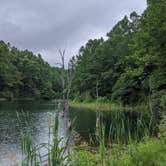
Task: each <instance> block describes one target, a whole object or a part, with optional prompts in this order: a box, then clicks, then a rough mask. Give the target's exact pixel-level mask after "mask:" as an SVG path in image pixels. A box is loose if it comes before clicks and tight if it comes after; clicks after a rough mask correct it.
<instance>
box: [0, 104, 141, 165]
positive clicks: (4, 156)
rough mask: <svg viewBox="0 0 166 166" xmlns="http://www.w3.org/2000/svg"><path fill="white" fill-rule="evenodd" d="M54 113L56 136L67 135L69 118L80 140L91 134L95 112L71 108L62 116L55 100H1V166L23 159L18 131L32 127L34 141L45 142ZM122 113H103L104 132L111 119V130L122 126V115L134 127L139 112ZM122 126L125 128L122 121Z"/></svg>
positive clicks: (92, 133)
mask: <svg viewBox="0 0 166 166" xmlns="http://www.w3.org/2000/svg"><path fill="white" fill-rule="evenodd" d="M55 115H57V116H56V117H57V120H58V123H57V124H59V125H58V127H57V130H58V135H59V137H64V138H65V137H66V138H67V137H68V132H67V130H66V129H67V123H68V120H69V119H70V120H71V121H72V122H73V124H72V125H73V128H74V131H75V132H76V133H77V134H78V135H79V137H80V138H81V139H82V140H89V138H90V137H91V136H92V137H93V136H94V134H95V126H96V112H95V111H92V110H82V109H73V108H70V109H69V111H68V112H67V113H66V114H65V117H62V116H61V115H58V110H57V106H56V103H55V101H15V102H8V101H0V166H10V165H12V164H14V163H16V162H18V161H21V160H22V151H21V136H20V133H21V131H23V132H24V133H26V132H27V130H29V129H31V133H32V137H33V142H34V143H35V144H40V143H44V142H46V143H47V142H48V135H49V134H48V133H49V125H50V123H52V122H50V121H54V117H55ZM117 115H118V116H117ZM122 116H123V117H122ZM122 116H120V114H115V111H110V112H108V111H107V112H105V113H104V115H103V121H104V122H105V124H106V125H105V126H106V133H107V134H108V132H109V126H110V124H111V123H113V122H115V123H116V122H117V121H118V123H117V124H115V125H112V128H111V131H112V133H113V132H116V129H117V128H121V126H120V125H119V124H121V121H120V120H121V118H124V119H125V122H127V123H128V122H130V126H131V128H132V130H135V127H134V126H135V124H136V122H137V118H138V117H140V115H138V114H136V113H127V112H126V113H125V114H123V115H122ZM117 118H118V119H117ZM117 125H118V126H117ZM122 125H123V127H124V124H122ZM140 132H142V129H141V130H140ZM122 136H123V135H122Z"/></svg>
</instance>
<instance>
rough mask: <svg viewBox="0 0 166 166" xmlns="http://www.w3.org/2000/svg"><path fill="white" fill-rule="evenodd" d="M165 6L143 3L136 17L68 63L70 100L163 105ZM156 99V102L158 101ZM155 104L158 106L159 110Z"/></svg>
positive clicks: (154, 0)
mask: <svg viewBox="0 0 166 166" xmlns="http://www.w3.org/2000/svg"><path fill="white" fill-rule="evenodd" d="M165 11H166V1H165V0H148V2H147V9H146V10H145V11H144V13H143V14H142V15H141V16H140V15H138V14H137V13H136V12H133V13H131V14H130V16H129V17H127V16H125V17H124V18H123V19H122V20H121V21H119V22H118V23H117V24H116V25H115V26H114V27H113V28H112V30H111V31H110V32H109V33H107V39H106V40H104V39H103V38H100V39H95V40H89V41H88V42H87V44H86V45H85V46H82V47H81V48H80V50H79V53H78V55H77V56H76V57H75V58H74V57H73V58H72V60H71V63H72V64H73V68H74V69H75V78H74V80H73V85H72V97H73V98H76V99H79V100H91V99H94V98H95V97H96V86H97V87H98V92H99V96H101V97H105V98H106V99H109V100H113V101H118V102H122V103H124V104H131V103H142V102H144V103H147V102H148V101H149V100H151V99H155V100H156V101H158V100H159V102H160V104H161V105H162V106H163V104H164V102H165V101H166V14H165ZM157 99H158V100H157ZM160 104H159V103H158V106H160Z"/></svg>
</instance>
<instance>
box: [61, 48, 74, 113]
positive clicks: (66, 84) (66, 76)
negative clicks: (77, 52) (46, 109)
mask: <svg viewBox="0 0 166 166" xmlns="http://www.w3.org/2000/svg"><path fill="white" fill-rule="evenodd" d="M59 54H60V57H61V63H60V66H61V73H60V78H61V84H62V109H63V111H65V110H67V109H68V107H69V106H68V105H69V103H68V101H69V96H70V92H71V84H72V80H73V74H72V69H70V66H69V65H68V71H67V73H65V50H63V51H62V50H59Z"/></svg>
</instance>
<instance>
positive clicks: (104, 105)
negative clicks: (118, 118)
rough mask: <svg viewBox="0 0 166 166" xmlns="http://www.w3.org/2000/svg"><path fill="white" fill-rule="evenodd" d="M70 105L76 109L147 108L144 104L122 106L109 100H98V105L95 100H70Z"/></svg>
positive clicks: (141, 109)
mask: <svg viewBox="0 0 166 166" xmlns="http://www.w3.org/2000/svg"><path fill="white" fill-rule="evenodd" d="M69 105H70V107H73V108H78V109H89V110H96V108H97V107H98V110H100V111H110V110H120V111H121V110H123V111H144V110H147V106H146V105H137V106H123V105H122V104H120V103H113V102H111V101H109V102H98V106H96V102H95V101H94V102H77V101H70V102H69Z"/></svg>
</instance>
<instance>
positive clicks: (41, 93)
mask: <svg viewBox="0 0 166 166" xmlns="http://www.w3.org/2000/svg"><path fill="white" fill-rule="evenodd" d="M60 88H61V86H60V83H59V76H58V69H56V68H53V67H50V65H49V64H48V63H47V62H45V61H44V60H43V59H42V57H41V55H40V54H39V55H38V56H36V55H34V54H33V53H32V52H30V51H28V50H25V51H19V50H18V49H17V48H15V47H11V46H10V44H9V43H8V44H5V43H4V42H3V41H0V98H1V97H2V98H8V99H12V98H16V97H34V98H45V99H49V98H53V97H55V96H56V92H57V94H58V92H59V91H60Z"/></svg>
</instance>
